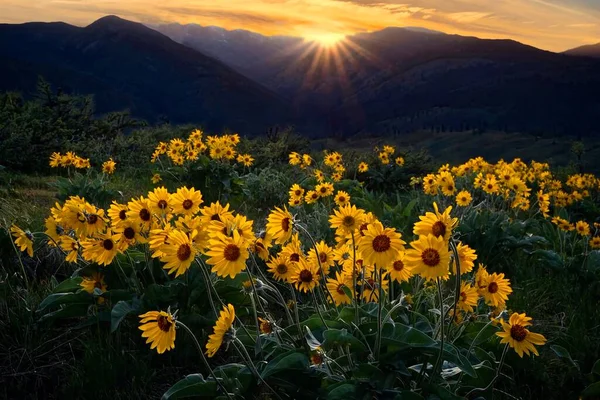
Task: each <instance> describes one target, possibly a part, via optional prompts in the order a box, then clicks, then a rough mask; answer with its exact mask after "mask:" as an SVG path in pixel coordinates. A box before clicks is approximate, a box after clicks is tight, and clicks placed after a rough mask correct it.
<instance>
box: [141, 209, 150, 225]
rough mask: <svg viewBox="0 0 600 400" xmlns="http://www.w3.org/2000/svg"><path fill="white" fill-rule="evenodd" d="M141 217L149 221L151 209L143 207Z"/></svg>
mask: <svg viewBox="0 0 600 400" xmlns="http://www.w3.org/2000/svg"><path fill="white" fill-rule="evenodd" d="M139 215H140V219H141V220H142V221H144V222H148V221H150V211H148V210H147V209H146V208H142V209H141V210H140V214H139Z"/></svg>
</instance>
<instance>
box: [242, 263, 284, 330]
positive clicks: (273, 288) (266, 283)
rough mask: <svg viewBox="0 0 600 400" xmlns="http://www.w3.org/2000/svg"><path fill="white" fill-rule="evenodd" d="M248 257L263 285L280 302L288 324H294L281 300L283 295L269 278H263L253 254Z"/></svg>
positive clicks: (263, 275)
mask: <svg viewBox="0 0 600 400" xmlns="http://www.w3.org/2000/svg"><path fill="white" fill-rule="evenodd" d="M250 257H252V261H254V266H255V267H256V270H257V271H258V275H260V277H261V278H262V280H263V284H264V285H265V286H266V287H267V288H269V289H270V290H272V291H273V292H274V293H275V295H276V296H277V298H278V299H279V301H280V302H281V305H282V307H283V309H284V311H285V314H286V316H287V318H288V322H289V324H290V325H293V324H294V319H293V318H292V314H291V313H290V310H289V309H288V307H287V304H286V303H285V299H284V298H283V295H282V294H281V292H280V291H279V290H278V289H277V287H275V286H274V285H272V284H271V283H270V282H269V278H268V277H267V276H265V274H264V272H263V271H262V270H261V269H260V267H259V266H258V262H257V261H256V257H254V254H252V253H250Z"/></svg>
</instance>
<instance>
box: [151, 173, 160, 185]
mask: <svg viewBox="0 0 600 400" xmlns="http://www.w3.org/2000/svg"><path fill="white" fill-rule="evenodd" d="M160 181H162V178H161V177H160V174H154V175H152V183H154V184H157V183H158V182H160Z"/></svg>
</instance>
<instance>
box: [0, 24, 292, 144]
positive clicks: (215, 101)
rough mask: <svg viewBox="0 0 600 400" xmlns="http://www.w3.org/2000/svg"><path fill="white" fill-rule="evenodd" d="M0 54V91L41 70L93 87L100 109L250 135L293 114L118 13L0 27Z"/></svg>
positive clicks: (56, 80)
mask: <svg viewBox="0 0 600 400" xmlns="http://www.w3.org/2000/svg"><path fill="white" fill-rule="evenodd" d="M0 54H2V56H3V62H2V63H1V64H0V89H2V90H25V91H27V90H31V89H32V88H33V86H34V85H35V83H36V77H37V75H42V76H44V77H45V78H46V79H47V80H49V81H50V82H51V83H53V84H54V85H55V86H59V87H61V88H62V89H63V90H68V91H74V92H79V93H93V94H94V95H95V99H96V103H97V109H98V111H99V112H106V111H111V110H118V109H122V108H129V109H130V110H131V111H132V113H133V114H134V115H135V116H138V117H143V118H146V119H148V120H149V121H155V120H156V119H157V118H158V117H159V116H165V117H166V118H167V119H169V120H170V121H172V122H174V123H182V122H194V123H203V124H205V126H206V127H207V128H209V129H213V130H220V129H224V128H230V129H234V130H239V131H244V132H247V133H260V132H262V131H264V129H265V128H266V127H268V126H270V125H272V124H275V123H287V122H292V120H293V118H292V116H291V114H290V113H289V110H288V107H287V106H286V105H285V102H284V101H282V99H281V98H280V97H278V96H277V95H275V94H273V93H272V92H270V91H269V90H267V89H266V88H264V87H262V86H260V85H259V84H257V83H255V82H253V81H251V80H250V79H248V78H246V77H243V76H241V75H240V74H239V73H237V72H235V71H233V70H232V69H231V68H230V67H228V66H226V65H225V64H223V63H222V62H220V61H217V60H214V59H213V58H211V57H208V56H205V55H203V54H201V53H199V52H197V51H195V50H192V49H191V48H189V47H186V46H183V45H181V44H178V43H176V42H174V41H172V40H171V39H169V38H168V37H166V36H164V35H162V34H160V33H158V32H156V31H154V30H152V29H149V28H147V27H145V26H143V25H141V24H137V23H133V22H129V21H126V20H122V19H120V18H117V17H105V18H102V19H100V20H98V21H96V22H95V23H93V24H91V25H89V26H87V27H85V28H78V27H74V26H70V25H66V24H63V23H51V24H41V23H29V24H22V25H0Z"/></svg>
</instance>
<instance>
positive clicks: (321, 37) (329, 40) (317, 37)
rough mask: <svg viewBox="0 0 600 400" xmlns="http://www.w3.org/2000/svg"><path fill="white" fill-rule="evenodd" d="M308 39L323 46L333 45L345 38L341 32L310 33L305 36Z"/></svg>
mask: <svg viewBox="0 0 600 400" xmlns="http://www.w3.org/2000/svg"><path fill="white" fill-rule="evenodd" d="M305 37H306V39H307V40H308V41H311V42H316V43H318V44H319V45H320V46H323V47H333V46H335V45H336V44H338V43H339V42H341V41H343V40H344V39H345V38H346V35H343V34H341V33H312V34H308V35H306V36H305Z"/></svg>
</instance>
